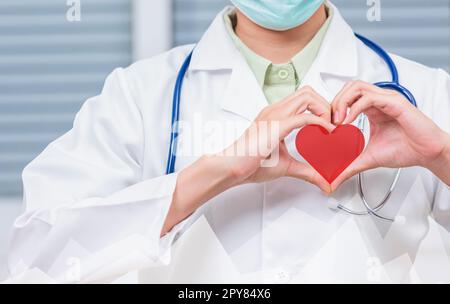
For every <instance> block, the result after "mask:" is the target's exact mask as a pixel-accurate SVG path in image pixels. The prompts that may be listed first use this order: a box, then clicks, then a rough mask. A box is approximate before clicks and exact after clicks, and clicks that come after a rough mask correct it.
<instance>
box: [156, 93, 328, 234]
mask: <svg viewBox="0 0 450 304" xmlns="http://www.w3.org/2000/svg"><path fill="white" fill-rule="evenodd" d="M307 110H308V111H310V112H311V113H312V114H306V113H305V112H306V111H307ZM308 124H316V125H320V126H322V127H324V128H325V129H327V130H328V131H332V130H333V129H334V125H333V124H332V123H331V107H330V104H329V103H328V102H327V101H326V100H324V99H323V98H322V97H321V96H320V95H318V94H317V93H316V92H315V91H314V90H313V89H311V88H310V87H305V88H302V89H300V90H299V91H297V92H296V93H294V94H292V95H291V96H289V97H287V98H286V99H284V100H282V101H280V102H278V103H276V104H273V105H271V106H268V107H266V108H265V109H264V110H263V111H262V112H261V113H260V114H259V115H258V117H257V118H256V120H255V121H254V122H253V123H252V125H251V127H250V128H249V129H247V130H246V131H245V132H244V134H243V135H242V136H241V137H240V138H238V139H237V140H236V142H234V143H233V144H232V145H231V146H230V147H228V148H227V149H225V150H224V151H223V152H222V153H219V154H217V155H206V156H203V157H201V158H200V159H199V160H197V161H196V162H194V163H193V164H191V165H190V166H188V167H187V168H185V169H183V170H182V171H181V172H180V173H179V175H178V178H177V185H176V187H175V192H174V194H173V199H172V203H171V206H170V208H169V212H168V214H167V217H166V220H165V222H164V226H163V228H162V230H161V235H164V234H165V233H167V232H168V231H170V230H171V229H172V227H174V226H175V225H176V224H177V223H179V222H181V221H182V220H183V219H185V218H186V217H188V216H189V215H190V214H192V212H194V211H195V210H196V209H198V208H199V207H200V206H201V205H202V204H204V203H205V202H207V201H208V200H210V199H211V198H213V197H215V196H216V195H218V194H220V193H222V192H224V191H226V190H227V189H229V188H232V187H234V186H237V185H241V184H245V183H256V182H263V181H268V180H273V179H276V178H279V177H282V176H290V177H295V178H299V179H302V180H305V181H307V182H309V183H312V184H314V185H317V186H318V187H319V188H320V189H322V191H324V192H326V193H329V192H330V190H331V189H330V185H329V184H328V182H327V181H326V180H325V179H324V178H323V177H322V176H321V175H320V174H318V173H317V172H316V171H315V170H314V169H313V168H312V167H310V166H309V165H308V164H305V163H300V162H298V161H296V160H294V159H293V158H292V157H291V156H290V155H289V153H288V152H287V149H286V146H285V143H284V141H283V139H284V138H285V137H286V136H287V135H288V134H289V133H290V132H292V131H293V130H295V129H297V128H301V127H303V126H305V125H308ZM265 126H267V128H264V127H265ZM276 126H278V128H274V127H276ZM274 131H275V132H274ZM276 149H279V150H278V151H279V159H278V161H277V162H276V163H275V164H273V166H271V167H263V166H261V164H262V162H263V161H265V160H267V158H269V157H270V156H271V155H272V154H273V153H274V152H275V151H276Z"/></svg>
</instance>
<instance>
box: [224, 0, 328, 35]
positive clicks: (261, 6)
mask: <svg viewBox="0 0 450 304" xmlns="http://www.w3.org/2000/svg"><path fill="white" fill-rule="evenodd" d="M324 1H325V0H231V2H232V3H233V4H234V5H235V6H236V7H237V8H238V9H239V10H240V11H241V12H242V13H243V14H244V15H246V16H247V17H248V18H249V19H250V20H252V21H253V22H255V23H256V24H258V25H259V26H261V27H264V28H267V29H271V30H275V31H284V30H289V29H293V28H295V27H297V26H299V25H301V24H303V23H305V22H306V21H307V20H308V19H309V18H310V17H311V16H312V15H314V13H315V12H316V11H317V10H318V9H319V7H320V6H321V5H322V3H323V2H324Z"/></svg>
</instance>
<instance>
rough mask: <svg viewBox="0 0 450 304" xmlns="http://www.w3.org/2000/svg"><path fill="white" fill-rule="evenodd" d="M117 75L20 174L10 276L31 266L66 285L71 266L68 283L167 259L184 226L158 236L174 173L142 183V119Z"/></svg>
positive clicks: (118, 72) (119, 71)
mask: <svg viewBox="0 0 450 304" xmlns="http://www.w3.org/2000/svg"><path fill="white" fill-rule="evenodd" d="M124 74H125V73H124V71H123V70H122V69H117V70H115V71H114V72H113V73H112V74H111V75H110V76H109V77H108V78H107V80H106V82H105V85H104V88H103V90H102V93H101V94H100V95H99V96H96V97H94V98H91V99H89V100H88V101H87V102H86V103H85V104H84V105H83V107H82V109H81V110H80V112H79V113H78V114H77V116H76V118H75V122H74V126H73V128H72V130H70V131H69V132H68V133H67V134H65V135H63V136H62V137H61V138H59V139H57V140H56V141H54V142H53V143H51V144H50V145H49V146H48V147H47V148H46V149H45V150H44V152H42V154H41V155H39V156H38V157H37V158H36V159H35V160H34V161H32V162H31V163H30V164H29V165H28V166H27V167H26V168H25V169H24V171H23V176H22V177H23V184H24V203H25V208H26V210H25V213H24V214H23V215H22V216H20V217H19V218H18V219H17V220H16V221H15V223H14V226H13V231H12V237H11V242H10V250H9V257H8V264H9V270H10V273H11V275H12V276H16V275H19V274H21V273H24V272H26V271H30V270H32V269H38V270H39V271H41V272H43V273H45V274H47V275H48V276H50V277H51V278H53V279H56V280H57V281H67V280H68V279H67V273H68V272H70V271H72V272H73V266H74V263H73V261H75V262H76V263H77V264H78V267H79V271H78V275H77V278H76V279H74V280H77V281H83V280H84V279H86V278H87V277H89V276H95V274H96V272H98V271H101V270H104V269H106V268H108V265H116V264H117V263H118V262H120V263H121V264H120V265H122V266H121V267H119V268H120V269H122V270H123V271H124V272H127V271H130V270H131V269H129V268H130V267H131V266H130V267H126V266H123V265H124V261H126V259H127V257H133V258H132V259H131V260H132V261H133V262H134V264H133V265H134V266H139V265H137V264H136V263H138V262H137V261H141V262H142V263H144V264H146V265H145V267H148V266H151V265H157V264H159V263H168V262H169V258H168V256H169V255H168V251H170V246H171V244H172V242H173V240H174V239H175V237H176V236H177V235H178V234H179V233H180V231H181V230H182V228H183V227H184V225H185V223H186V222H187V221H188V220H185V221H184V222H182V223H180V224H179V225H177V226H176V227H174V228H173V229H172V231H171V232H169V233H168V234H166V235H165V236H164V237H163V238H160V231H161V229H162V226H163V223H164V221H165V218H166V215H167V212H168V209H169V206H170V204H171V201H172V195H173V192H174V189H175V186H176V180H177V174H176V173H175V174H171V175H167V176H155V177H154V178H151V179H148V180H142V166H141V163H142V157H143V151H144V147H143V146H144V144H143V136H144V134H143V127H142V126H143V122H142V117H141V114H140V111H139V108H138V106H137V105H136V104H135V103H134V101H133V99H132V98H131V95H130V92H129V90H128V88H127V83H126V81H125V76H124ZM136 257H139V258H136ZM141 262H139V263H141ZM139 263H138V264H139ZM116 268H117V267H116ZM119 268H118V269H119ZM110 275H111V274H110ZM118 275H119V274H118Z"/></svg>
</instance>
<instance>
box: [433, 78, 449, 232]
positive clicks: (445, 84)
mask: <svg viewBox="0 0 450 304" xmlns="http://www.w3.org/2000/svg"><path fill="white" fill-rule="evenodd" d="M438 75H439V76H438V77H437V79H438V80H437V81H436V90H435V96H434V97H433V99H434V100H433V103H434V104H436V108H435V111H434V112H435V113H436V115H435V116H436V117H438V119H437V121H436V122H437V123H438V124H439V126H440V127H441V128H442V129H443V130H444V131H445V132H447V133H450V75H449V74H448V73H447V72H445V71H443V70H438ZM448 170H450V168H448ZM436 180H437V182H436V183H437V184H436V193H435V196H434V202H433V209H432V215H433V218H434V219H435V220H436V221H437V222H438V223H439V224H440V225H442V227H444V228H445V229H446V230H447V231H449V232H450V187H449V186H448V185H447V184H445V183H444V182H442V181H440V180H438V179H437V178H436Z"/></svg>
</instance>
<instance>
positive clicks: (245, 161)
mask: <svg viewBox="0 0 450 304" xmlns="http://www.w3.org/2000/svg"><path fill="white" fill-rule="evenodd" d="M307 110H308V111H310V112H311V113H312V114H306V113H305V112H306V111H307ZM308 124H316V125H321V126H323V127H324V128H325V129H327V130H328V131H332V130H333V129H334V125H333V124H331V108H330V105H329V103H328V102H327V101H326V100H325V99H323V97H321V96H320V95H319V94H317V93H316V92H315V91H314V90H313V89H312V88H310V87H304V88H302V89H300V90H299V91H297V92H296V93H294V94H292V95H291V96H289V97H287V98H286V99H284V100H283V101H280V102H278V103H275V104H273V105H271V106H268V107H266V108H265V109H264V110H263V111H262V112H261V113H260V114H259V115H258V117H257V118H256V120H255V121H254V122H253V124H252V126H251V127H250V128H249V129H248V130H247V131H246V132H245V133H244V134H243V135H242V136H241V137H240V138H239V139H238V140H237V141H236V142H235V143H234V144H233V145H232V146H230V147H229V148H227V149H226V150H225V151H224V153H223V154H225V155H228V156H229V155H232V157H231V158H230V159H229V160H228V161H230V168H232V170H233V172H234V176H235V180H236V182H237V183H238V184H244V183H253V182H264V181H268V180H273V179H276V178H279V177H283V176H289V177H295V178H299V179H302V180H305V181H307V182H309V183H312V184H314V185H316V186H318V187H319V188H320V189H322V191H324V192H326V193H329V192H330V185H329V184H328V182H327V181H326V180H325V179H324V178H323V177H322V176H321V175H320V174H318V173H317V172H316V171H315V170H314V169H313V168H312V167H311V166H310V165H309V164H306V163H301V162H298V161H297V160H295V159H293V158H292V157H291V156H290V155H289V153H288V151H287V148H286V145H285V143H284V141H283V139H284V138H285V137H286V136H287V135H288V134H289V133H290V132H292V131H293V130H295V129H297V128H301V127H303V126H305V125H308ZM276 126H278V128H274V127H276ZM274 131H275V132H274ZM239 147H244V151H240V152H241V153H236V152H237V151H239V150H238V149H239ZM276 149H279V150H278V152H279V155H278V156H279V159H278V161H277V162H276V163H274V164H271V166H267V167H264V166H261V164H262V162H263V161H264V160H266V159H268V158H270V157H271V156H272V153H273V152H274V151H275V150H276ZM252 152H253V153H252ZM255 152H256V153H255Z"/></svg>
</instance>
